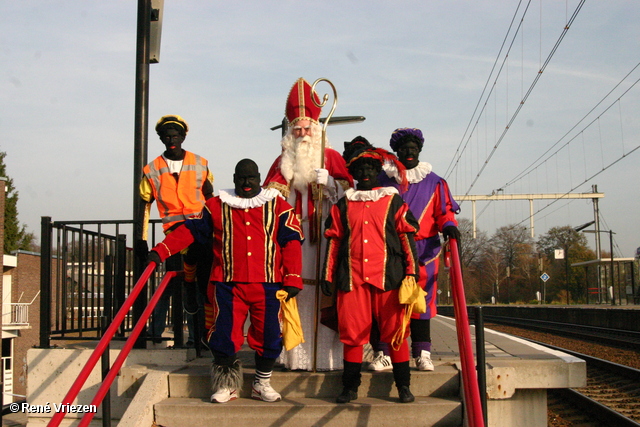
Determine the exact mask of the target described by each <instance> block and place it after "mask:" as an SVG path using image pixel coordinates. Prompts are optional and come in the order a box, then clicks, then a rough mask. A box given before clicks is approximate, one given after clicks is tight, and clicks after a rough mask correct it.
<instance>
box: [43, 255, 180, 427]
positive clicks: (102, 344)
mask: <svg viewBox="0 0 640 427" xmlns="http://www.w3.org/2000/svg"><path fill="white" fill-rule="evenodd" d="M155 268H156V263H155V262H150V263H149V265H148V266H147V268H146V269H145V270H144V272H143V273H142V275H140V279H138V282H136V284H135V286H134V287H133V289H132V290H131V293H130V294H129V296H128V297H127V299H126V300H125V301H124V303H123V304H122V307H120V310H118V313H117V314H116V315H115V317H114V318H113V321H112V322H111V325H109V327H108V328H107V330H106V331H105V333H104V335H103V336H102V338H101V339H100V341H99V342H98V345H97V346H96V348H95V349H94V350H93V353H91V356H89V359H88V360H87V363H86V364H85V365H84V368H82V370H81V371H80V374H78V378H76V380H75V381H74V383H73V384H72V385H71V388H70V389H69V391H68V392H67V395H66V396H65V397H64V399H62V405H70V404H71V403H73V401H74V399H75V398H76V397H77V396H78V393H80V390H81V389H82V386H83V385H84V383H85V381H86V380H87V378H89V375H90V374H91V371H93V368H94V367H95V365H96V363H98V360H100V357H101V356H102V354H103V353H104V351H105V350H106V348H107V346H108V345H109V343H110V342H111V339H112V338H113V336H114V335H115V333H116V332H117V331H118V328H119V327H120V325H121V324H122V322H123V321H124V319H125V317H126V316H127V313H128V312H129V309H130V308H131V306H132V305H133V303H134V301H135V300H136V298H137V297H138V295H140V292H142V290H143V289H144V287H145V285H146V284H147V281H148V280H149V277H150V276H151V274H152V273H153V271H154V270H155ZM175 274H176V273H173V275H172V276H171V277H173V276H174V275H175ZM167 275H169V273H168V274H167ZM165 280H166V276H165ZM165 280H163V281H162V282H161V283H160V285H159V286H158V289H157V290H156V292H155V294H154V295H153V297H152V300H153V298H155V297H156V294H157V295H158V298H157V299H159V298H160V295H161V294H162V293H161V292H158V291H160V289H161V287H163V286H164V287H166V286H167V283H168V281H167V283H165ZM157 299H156V303H157ZM153 305H154V306H155V304H153ZM150 306H151V303H150V304H149V305H148V306H147V309H148V308H149V307H150ZM151 310H153V307H151ZM146 312H147V310H146V309H145V311H144V313H146ZM148 317H149V315H147V317H146V318H145V317H144V314H143V316H142V317H141V318H140V320H139V321H138V323H137V324H136V327H135V328H137V327H138V325H141V327H140V330H142V327H143V326H144V323H146V321H147V318H148ZM143 320H144V321H143ZM135 328H134V330H135ZM139 334H140V331H138V335H139ZM130 338H131V337H129V339H128V340H127V344H128V343H129V341H130V340H131V339H130ZM136 338H137V336H136ZM132 346H133V343H132ZM129 350H130V349H129ZM123 352H124V349H123V350H122V351H121V352H120V354H122V353H123ZM127 353H128V352H127ZM125 357H126V355H125ZM118 358H120V355H119V356H118ZM114 365H115V363H114ZM116 372H117V370H116ZM109 373H111V371H109ZM104 383H105V382H103V385H104ZM103 397H104V396H103ZM101 401H102V400H101ZM65 415H66V412H63V411H61V412H56V413H55V414H53V417H51V421H49V424H47V425H48V426H49V427H57V426H59V425H60V423H61V422H62V419H63V418H64V416H65Z"/></svg>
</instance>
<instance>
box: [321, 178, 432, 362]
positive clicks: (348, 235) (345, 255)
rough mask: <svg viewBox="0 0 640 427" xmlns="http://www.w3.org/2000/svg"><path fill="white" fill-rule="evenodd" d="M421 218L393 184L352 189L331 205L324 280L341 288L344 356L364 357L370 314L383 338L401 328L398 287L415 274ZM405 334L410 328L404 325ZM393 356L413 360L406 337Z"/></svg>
mask: <svg viewBox="0 0 640 427" xmlns="http://www.w3.org/2000/svg"><path fill="white" fill-rule="evenodd" d="M418 228H419V227H418V222H417V221H416V219H415V218H414V217H413V215H412V214H411V212H410V211H409V207H408V206H407V204H406V203H404V202H403V201H402V198H401V197H400V196H399V195H398V191H397V190H396V189H394V188H390V187H382V188H376V189H373V190H370V191H356V190H348V191H347V192H346V195H345V197H343V198H342V199H340V200H339V201H338V203H337V204H336V205H335V206H334V207H333V208H332V209H331V215H330V219H329V220H328V221H327V230H326V231H325V237H327V239H329V243H328V249H327V258H326V263H325V271H324V273H325V276H324V277H325V280H327V281H328V282H331V283H334V284H335V287H336V289H337V292H338V294H337V307H338V319H339V322H338V323H339V331H340V341H342V342H343V343H344V344H345V360H346V361H348V362H354V363H361V362H362V346H363V345H364V344H366V343H367V342H368V340H369V333H370V330H371V325H372V320H371V319H372V315H373V318H375V319H376V320H377V322H378V325H379V327H380V331H381V335H382V337H383V340H385V339H387V340H388V341H386V342H391V341H392V338H393V336H394V334H395V333H396V332H397V331H398V330H399V329H400V328H402V315H403V314H404V306H402V305H400V303H399V300H398V289H399V287H400V285H401V283H402V280H403V279H404V278H405V277H406V276H408V275H414V276H415V275H417V273H418V262H417V257H416V248H415V242H414V234H415V233H416V232H417V231H418ZM402 333H403V335H404V338H406V334H407V331H402ZM392 358H393V359H396V360H393V361H394V362H404V361H407V360H409V354H408V348H407V346H406V341H404V345H403V347H402V350H401V351H399V352H393V353H392Z"/></svg>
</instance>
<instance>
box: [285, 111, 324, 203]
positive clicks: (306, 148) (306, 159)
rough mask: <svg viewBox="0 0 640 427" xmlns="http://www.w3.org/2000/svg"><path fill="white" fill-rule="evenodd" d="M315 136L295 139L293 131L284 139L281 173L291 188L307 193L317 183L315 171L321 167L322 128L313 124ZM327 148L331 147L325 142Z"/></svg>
mask: <svg viewBox="0 0 640 427" xmlns="http://www.w3.org/2000/svg"><path fill="white" fill-rule="evenodd" d="M312 127H313V136H312V137H310V136H308V135H307V136H304V137H301V138H297V139H296V138H294V137H293V135H292V134H291V129H290V130H289V132H287V134H286V135H285V137H284V138H283V139H282V142H281V144H282V156H281V158H280V171H281V172H282V176H284V178H285V179H286V180H287V182H288V183H290V184H291V186H292V187H293V188H294V189H295V190H298V191H301V192H302V191H306V190H307V188H308V186H309V184H310V183H314V182H316V176H317V174H316V172H315V170H316V169H318V168H319V167H320V150H321V148H322V128H321V127H320V126H319V125H316V124H313V125H312ZM325 147H329V145H328V144H327V143H326V142H325Z"/></svg>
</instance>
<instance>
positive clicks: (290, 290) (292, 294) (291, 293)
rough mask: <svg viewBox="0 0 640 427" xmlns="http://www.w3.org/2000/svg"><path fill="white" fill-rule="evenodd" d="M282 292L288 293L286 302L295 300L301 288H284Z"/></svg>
mask: <svg viewBox="0 0 640 427" xmlns="http://www.w3.org/2000/svg"><path fill="white" fill-rule="evenodd" d="M282 290H284V291H286V292H287V293H288V294H289V295H288V296H287V299H286V300H285V301H289V300H290V299H291V298H295V296H296V295H298V292H300V288H296V287H295V286H283V287H282Z"/></svg>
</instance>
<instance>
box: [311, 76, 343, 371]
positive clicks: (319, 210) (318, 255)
mask: <svg viewBox="0 0 640 427" xmlns="http://www.w3.org/2000/svg"><path fill="white" fill-rule="evenodd" d="M319 82H327V83H329V85H330V86H331V89H332V90H333V105H332V106H331V111H329V114H328V115H327V118H326V119H325V120H324V123H323V124H322V145H321V146H320V148H321V149H320V168H322V169H324V147H325V143H326V141H327V125H329V120H331V116H333V112H334V111H335V109H336V105H337V104H338V93H337V92H336V87H335V86H334V85H333V83H331V81H329V80H328V79H325V78H322V77H321V78H319V79H318V80H316V81H315V82H313V85H312V86H311V100H312V101H313V103H314V104H315V105H316V107H320V108H322V107H324V106H325V105H326V104H327V101H328V100H329V95H328V94H326V93H325V94H324V96H323V97H322V103H320V104H319V103H318V102H317V101H316V97H315V96H313V94H314V93H315V88H316V85H317V84H318V83H319ZM318 193H319V194H318V205H317V207H316V231H317V233H318V235H317V240H316V241H317V242H318V252H317V253H316V296H315V310H314V318H313V325H314V331H313V332H314V333H313V372H316V370H317V369H316V365H317V363H316V362H317V359H318V311H319V310H320V308H319V303H320V280H322V266H321V265H320V264H321V252H322V234H323V233H322V199H323V193H324V186H323V185H320V186H319V188H318Z"/></svg>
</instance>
